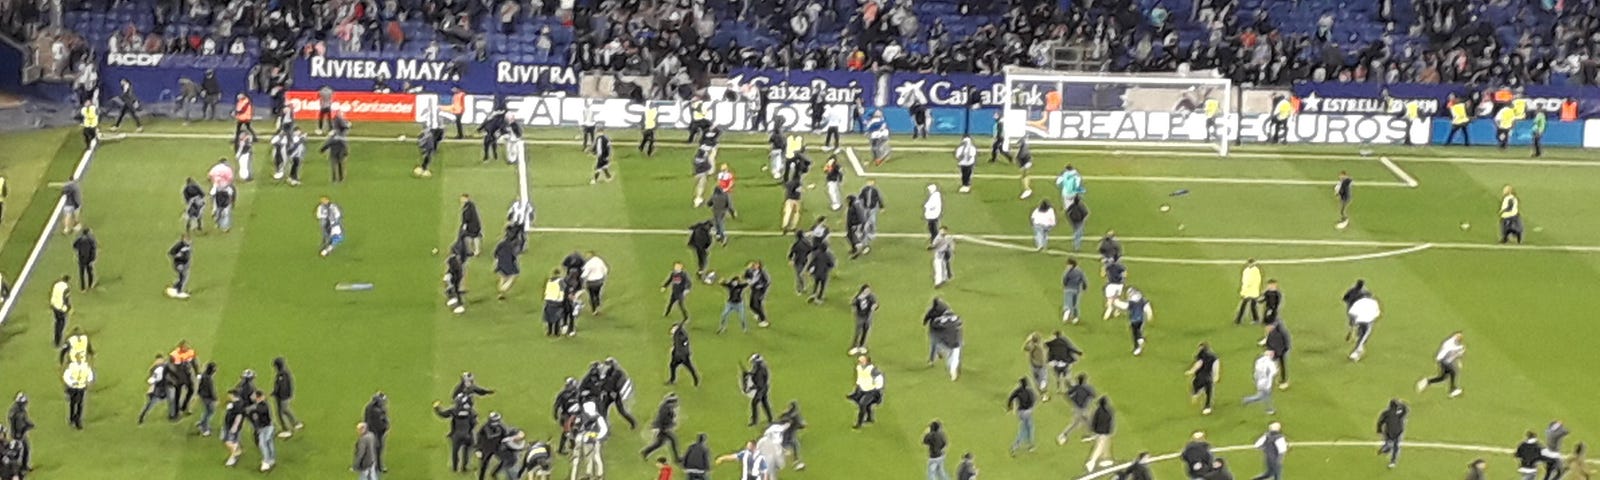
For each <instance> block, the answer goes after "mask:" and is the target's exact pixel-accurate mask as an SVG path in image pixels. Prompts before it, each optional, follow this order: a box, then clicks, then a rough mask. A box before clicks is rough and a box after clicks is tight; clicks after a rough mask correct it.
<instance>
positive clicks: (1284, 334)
mask: <svg viewBox="0 0 1600 480" xmlns="http://www.w3.org/2000/svg"><path fill="white" fill-rule="evenodd" d="M1292 345H1293V342H1292V341H1291V340H1290V337H1289V327H1288V326H1285V325H1284V324H1283V322H1274V323H1273V324H1272V329H1271V330H1267V338H1266V343H1265V346H1266V347H1267V350H1271V351H1272V359H1273V360H1276V361H1277V362H1278V389H1279V390H1287V389H1288V388H1289V349H1290V348H1291V346H1292Z"/></svg>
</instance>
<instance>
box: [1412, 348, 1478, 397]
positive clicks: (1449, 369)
mask: <svg viewBox="0 0 1600 480" xmlns="http://www.w3.org/2000/svg"><path fill="white" fill-rule="evenodd" d="M1466 354H1467V345H1466V344H1465V343H1462V339H1461V332H1455V333H1452V334H1450V338H1446V339H1444V343H1443V344H1441V345H1439V353H1438V354H1437V355H1434V357H1433V359H1434V360H1435V361H1437V362H1439V374H1438V375H1435V376H1433V378H1424V379H1421V380H1417V391H1418V392H1421V391H1423V390H1427V389H1428V386H1429V385H1433V384H1435V383H1439V382H1443V381H1445V380H1449V381H1450V398H1456V397H1459V396H1461V387H1460V386H1458V385H1456V375H1458V374H1460V372H1461V357H1462V356H1463V355H1466Z"/></svg>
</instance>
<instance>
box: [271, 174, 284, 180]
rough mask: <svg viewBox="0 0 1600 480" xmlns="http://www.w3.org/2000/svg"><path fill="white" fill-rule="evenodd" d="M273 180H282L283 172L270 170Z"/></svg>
mask: <svg viewBox="0 0 1600 480" xmlns="http://www.w3.org/2000/svg"><path fill="white" fill-rule="evenodd" d="M272 179H273V180H283V172H272Z"/></svg>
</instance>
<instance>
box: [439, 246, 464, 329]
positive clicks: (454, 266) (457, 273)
mask: <svg viewBox="0 0 1600 480" xmlns="http://www.w3.org/2000/svg"><path fill="white" fill-rule="evenodd" d="M435 252H437V250H435ZM466 279H467V262H466V261H465V259H463V258H462V257H461V256H460V255H454V254H451V255H446V258H445V260H444V304H445V306H446V307H451V311H452V312H455V313H456V314H458V315H459V314H462V313H466V312H467V301H466V299H465V298H464V297H463V295H465V294H466V291H465V290H463V289H462V284H463V283H465V282H466Z"/></svg>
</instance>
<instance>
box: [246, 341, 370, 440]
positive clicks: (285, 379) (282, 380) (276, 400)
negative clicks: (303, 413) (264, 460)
mask: <svg viewBox="0 0 1600 480" xmlns="http://www.w3.org/2000/svg"><path fill="white" fill-rule="evenodd" d="M272 368H273V369H274V370H277V374H276V375H274V376H273V378H272V403H273V404H274V405H273V406H274V407H277V410H278V423H279V424H282V425H283V429H282V430H280V431H281V432H283V433H290V432H293V431H295V430H299V429H302V428H305V424H302V423H300V419H299V418H298V417H296V416H295V414H294V407H292V406H290V402H292V401H294V374H292V373H289V362H287V361H285V360H284V359H283V357H278V358H274V359H272ZM374 435H377V434H374ZM380 442H382V441H381V440H380Z"/></svg>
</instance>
